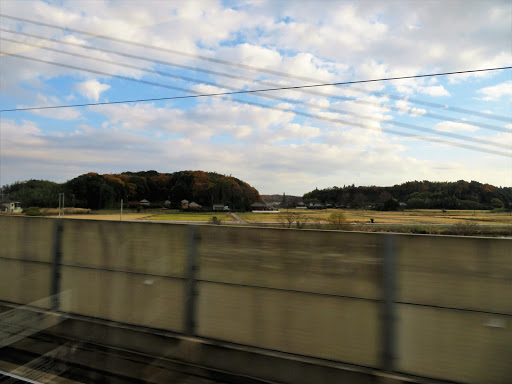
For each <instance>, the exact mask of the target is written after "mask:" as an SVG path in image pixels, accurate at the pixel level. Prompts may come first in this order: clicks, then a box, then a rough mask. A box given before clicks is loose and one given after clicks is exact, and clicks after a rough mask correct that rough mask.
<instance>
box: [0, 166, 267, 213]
mask: <svg viewBox="0 0 512 384" xmlns="http://www.w3.org/2000/svg"><path fill="white" fill-rule="evenodd" d="M2 192H3V199H4V200H15V201H19V202H21V204H22V207H41V208H50V207H53V208H54V207H57V206H58V205H59V196H58V195H59V193H64V196H65V205H66V206H67V207H76V208H90V209H105V208H115V207H119V204H120V201H121V199H122V200H124V202H125V204H126V203H127V204H128V205H129V206H132V207H136V206H139V202H140V201H141V200H143V199H146V200H148V201H149V202H150V203H151V206H153V207H154V206H164V205H167V206H169V207H173V208H179V207H180V206H181V204H180V202H181V201H182V200H189V201H190V202H192V201H195V202H196V203H198V204H200V205H202V206H204V207H207V208H211V207H212V205H213V204H224V205H229V206H230V207H231V208H233V209H236V210H247V209H249V207H250V205H251V204H252V203H254V202H256V201H260V195H259V192H258V191H257V190H256V189H255V188H253V187H251V186H250V185H249V184H247V183H245V182H244V181H242V180H239V179H237V178H235V177H232V176H225V175H221V174H218V173H215V172H203V171H180V172H174V173H159V172H157V171H153V170H151V171H143V172H123V173H120V174H104V175H101V174H98V173H93V172H91V173H87V174H83V175H80V176H78V177H75V178H74V179H71V180H69V181H67V182H65V183H61V184H59V183H55V182H52V181H46V180H28V181H23V182H17V183H14V184H11V185H6V186H4V187H3V191H2ZM166 201H168V202H170V203H167V204H165V202H166Z"/></svg>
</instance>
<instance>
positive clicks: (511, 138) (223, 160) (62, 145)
mask: <svg viewBox="0 0 512 384" xmlns="http://www.w3.org/2000/svg"><path fill="white" fill-rule="evenodd" d="M0 14H1V16H0V28H1V31H0V38H1V40H0V51H1V53H0V69H1V71H0V81H1V83H0V91H1V92H0V105H1V109H2V110H9V111H3V112H1V116H0V119H1V121H0V123H1V126H0V161H1V163H0V185H5V184H11V183H14V182H16V181H23V180H28V179H45V180H53V181H57V182H64V181H66V180H69V179H72V178H74V177H76V176H78V175H80V174H83V173H87V172H98V173H120V172H123V171H143V170H157V171H159V172H175V171H181V170H203V171H212V172H218V173H221V174H225V175H232V176H235V177H237V178H239V179H242V180H244V181H246V182H247V183H249V184H250V185H252V186H253V187H255V188H256V189H258V190H259V192H260V193H262V194H273V193H286V194H289V195H302V194H304V193H306V192H308V191H311V190H313V189H315V188H327V187H332V186H339V187H340V186H343V185H351V184H355V185H379V186H387V185H394V184H398V183H402V182H405V181H410V180H431V181H457V180H461V179H463V180H467V181H470V180H476V181H479V182H482V183H490V184H493V185H497V186H512V70H511V69H504V70H497V71H486V72H474V73H465V74H459V75H447V76H432V77H421V78H410V79H402V80H393V81H375V82H366V83H358V84H352V85H336V86H334V85H328V86H322V87H313V88H303V89H296V90H292V89H287V90H279V91H269V92H262V93H247V94H236V95H224V96H208V97H196V98H184V99H167V100H153V101H146V102H136V103H119V104H103V105H95V106H90V105H89V106H83V107H69V108H55V109H39V110H25V111H23V110H16V111H12V109H21V108H27V107H47V106H62V105H76V104H91V103H104V102H114V101H126V100H141V99H158V98H173V97H179V96H193V95H198V94H211V93H222V92H232V91H238V90H258V89H268V88H280V87H293V86H303V85H315V84H331V83H340V82H350V81H362V80H373V79H382V78H390V77H401V76H415V75H422V74H434V73H445V72H456V71H466V70H476V69H487V68H501V67H506V66H511V65H512V2H511V1H493V0H488V1H477V0H475V1H454V0H451V1H432V0H431V1H385V2H382V1H357V2H356V1H337V0H330V1H315V2H312V1H305V0H304V1H300V0H299V1H284V0H281V1H273V0H272V1H271V0H269V1H253V0H245V1H213V0H212V1H210V0H201V1H186V2H184V1H143V2H142V1H106V0H105V1H103V0H101V1H81V0H74V1H64V0H61V1H30V0H23V1H18V0H16V1H10V0H2V1H1V2H0ZM12 17H17V18H22V19H25V20H19V19H13V18H12ZM34 21H35V22H38V23H40V24H36V23H33V22H34ZM41 23H42V24H44V25H42V24H41ZM84 32H85V33H84Z"/></svg>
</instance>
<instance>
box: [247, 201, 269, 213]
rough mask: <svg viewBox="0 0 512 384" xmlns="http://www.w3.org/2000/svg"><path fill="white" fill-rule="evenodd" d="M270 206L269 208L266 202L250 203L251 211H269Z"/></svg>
mask: <svg viewBox="0 0 512 384" xmlns="http://www.w3.org/2000/svg"><path fill="white" fill-rule="evenodd" d="M271 209H272V208H270V207H269V206H268V205H267V204H265V203H261V202H257V203H252V204H251V211H269V210H271Z"/></svg>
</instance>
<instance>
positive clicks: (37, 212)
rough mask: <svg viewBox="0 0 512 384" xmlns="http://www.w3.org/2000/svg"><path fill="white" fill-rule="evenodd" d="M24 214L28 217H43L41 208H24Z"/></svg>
mask: <svg viewBox="0 0 512 384" xmlns="http://www.w3.org/2000/svg"><path fill="white" fill-rule="evenodd" d="M23 213H24V214H25V215H27V216H42V213H41V209H40V208H39V207H29V208H24V209H23Z"/></svg>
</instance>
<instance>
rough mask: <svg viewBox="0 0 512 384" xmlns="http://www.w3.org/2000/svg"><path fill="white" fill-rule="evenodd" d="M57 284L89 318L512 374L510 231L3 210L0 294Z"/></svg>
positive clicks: (412, 369)
mask: <svg viewBox="0 0 512 384" xmlns="http://www.w3.org/2000/svg"><path fill="white" fill-rule="evenodd" d="M60 292H71V294H72V299H71V300H70V303H67V304H66V305H67V306H69V313H71V314H73V315H78V316H83V317H84V318H95V319H102V320H108V321H112V322H116V323H118V324H127V325H131V326H141V327H147V328H150V329H155V330H158V331H169V332H174V333H176V334H182V335H185V336H192V337H195V338H203V339H205V340H218V341H222V342H228V343H233V345H239V346H249V347H255V348H260V349H262V350H266V351H272V352H279V353H281V352H282V353H287V354H292V355H295V356H301V357H307V358H316V359H323V360H325V361H329V362H342V363H346V364H349V365H353V366H358V367H367V368H371V369H374V370H376V371H382V372H391V373H400V374H408V375H413V376H417V377H423V378H432V379H439V380H445V381H450V382H458V383H471V384H472V383H496V384H497V383H507V382H511V380H512V364H511V361H512V243H511V240H507V239H495V238H468V237H454V236H425V235H398V234H381V233H355V232H337V231H313V230H284V229H270V228H268V229H267V228H249V227H222V226H213V225H179V224H147V223H134V222H113V221H91V220H59V219H48V218H25V217H6V216H2V217H0V300H1V301H3V302H5V303H11V304H19V305H24V304H29V303H31V302H38V300H41V298H44V297H48V296H52V297H59V295H58V294H59V293H60ZM39 302H41V301H39ZM43 302H44V301H43ZM45 305H46V306H47V309H51V308H54V309H55V308H59V305H61V303H59V302H55V300H47V301H46V304H45ZM144 348H145V349H146V350H147V349H148V348H149V349H150V348H151V346H145V347H144ZM255 369H256V370H257V368H255ZM289 375H292V376H293V372H290V373H289ZM292 376H290V377H292ZM269 379H270V378H269ZM281 379H282V377H281ZM289 381H290V382H298V381H294V380H292V379H290V380H289Z"/></svg>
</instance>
